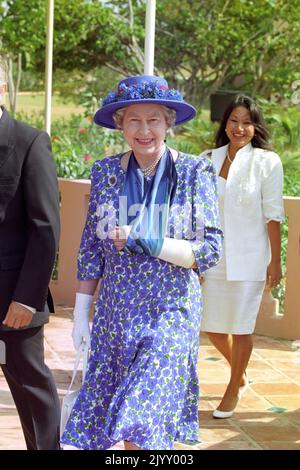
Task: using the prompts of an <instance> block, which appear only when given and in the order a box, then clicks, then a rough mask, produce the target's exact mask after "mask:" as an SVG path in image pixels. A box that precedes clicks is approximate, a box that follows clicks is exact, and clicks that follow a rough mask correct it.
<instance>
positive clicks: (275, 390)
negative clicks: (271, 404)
mask: <svg viewBox="0 0 300 470" xmlns="http://www.w3.org/2000/svg"><path fill="white" fill-rule="evenodd" d="M251 388H252V390H254V391H255V392H256V393H258V394H259V395H298V396H299V398H300V385H297V384H293V383H254V384H252V385H251Z"/></svg>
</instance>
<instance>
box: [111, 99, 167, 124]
mask: <svg viewBox="0 0 300 470" xmlns="http://www.w3.org/2000/svg"><path fill="white" fill-rule="evenodd" d="M159 106H161V107H162V110H163V113H164V116H165V120H166V124H167V127H168V129H170V128H171V127H174V126H175V122H176V111H175V109H171V108H167V106H164V105H162V104H161V105H159ZM125 111H126V107H125V108H120V109H117V111H115V112H114V114H113V120H114V123H115V125H116V129H122V128H123V119H124V114H125Z"/></svg>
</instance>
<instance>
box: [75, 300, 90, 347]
mask: <svg viewBox="0 0 300 470" xmlns="http://www.w3.org/2000/svg"><path fill="white" fill-rule="evenodd" d="M93 297H94V296H93V295H91V294H82V293H81V292H77V293H76V301H75V307H74V311H73V321H74V323H73V330H72V338H73V344H74V348H75V349H76V350H78V349H79V347H80V345H81V343H83V342H85V343H86V345H87V347H88V348H89V347H90V345H91V334H90V325H89V313H90V308H91V305H92V302H93Z"/></svg>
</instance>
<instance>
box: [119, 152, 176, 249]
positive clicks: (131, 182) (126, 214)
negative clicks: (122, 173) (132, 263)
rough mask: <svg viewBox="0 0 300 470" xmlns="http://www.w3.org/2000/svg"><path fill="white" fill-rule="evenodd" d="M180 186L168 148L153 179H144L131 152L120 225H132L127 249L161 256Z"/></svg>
mask: <svg viewBox="0 0 300 470" xmlns="http://www.w3.org/2000/svg"><path fill="white" fill-rule="evenodd" d="M176 187H177V172H176V168H175V163H174V160H173V157H172V154H171V152H170V150H169V149H168V148H166V150H165V152H164V154H163V155H162V157H161V159H160V161H159V164H158V166H157V169H156V173H155V176H154V177H152V179H151V180H150V179H149V180H147V179H146V178H145V177H144V175H143V172H142V171H141V169H140V167H139V165H138V163H137V161H136V158H135V156H134V153H133V152H132V153H131V155H130V158H129V162H128V167H127V172H126V177H125V183H124V186H123V189H122V196H125V197H126V198H127V201H126V203H125V204H121V207H120V225H131V232H130V235H129V237H128V239H127V243H126V246H125V249H127V250H129V251H130V252H132V253H145V254H147V255H150V256H158V255H159V253H160V251H161V248H162V244H163V239H164V237H165V233H166V229H167V223H168V215H169V208H170V205H171V204H172V201H173V198H174V195H175V192H176ZM134 204H138V205H139V206H133V205H134ZM136 209H138V210H136ZM121 222H122V223H121Z"/></svg>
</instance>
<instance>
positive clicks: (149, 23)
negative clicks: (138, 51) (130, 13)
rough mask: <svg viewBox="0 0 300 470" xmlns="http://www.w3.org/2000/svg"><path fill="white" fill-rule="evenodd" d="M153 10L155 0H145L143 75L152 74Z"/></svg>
mask: <svg viewBox="0 0 300 470" xmlns="http://www.w3.org/2000/svg"><path fill="white" fill-rule="evenodd" d="M155 10H156V0H147V7H146V30H145V63H144V74H145V75H153V70H154V47H155Z"/></svg>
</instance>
